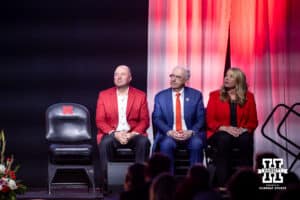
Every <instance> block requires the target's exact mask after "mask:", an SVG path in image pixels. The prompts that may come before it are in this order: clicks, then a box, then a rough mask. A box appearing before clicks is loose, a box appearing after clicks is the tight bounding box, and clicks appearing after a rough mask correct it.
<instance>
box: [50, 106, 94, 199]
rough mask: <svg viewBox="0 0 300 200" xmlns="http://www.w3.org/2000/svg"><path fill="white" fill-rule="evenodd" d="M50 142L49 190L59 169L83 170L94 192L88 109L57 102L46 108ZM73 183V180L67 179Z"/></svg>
mask: <svg viewBox="0 0 300 200" xmlns="http://www.w3.org/2000/svg"><path fill="white" fill-rule="evenodd" d="M46 140H47V141H48V144H49V156H48V157H49V159H48V192H49V194H51V192H52V186H53V184H54V183H53V180H54V177H55V175H56V173H57V172H58V170H65V171H68V170H69V171H70V170H83V171H84V172H85V173H86V175H87V178H88V180H89V181H87V182H88V186H91V187H92V191H93V192H95V179H94V165H93V158H92V152H93V148H92V144H91V140H92V135H91V125H90V114H89V111H88V109H87V108H86V107H85V106H83V105H80V104H75V103H57V104H54V105H51V106H50V107H48V109H47V111H46ZM69 184H73V183H69ZM89 188H90V187H89Z"/></svg>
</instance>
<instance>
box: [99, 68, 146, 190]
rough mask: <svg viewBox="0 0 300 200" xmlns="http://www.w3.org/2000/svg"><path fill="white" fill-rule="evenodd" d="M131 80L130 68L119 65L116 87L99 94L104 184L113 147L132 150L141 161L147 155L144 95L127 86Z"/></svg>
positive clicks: (100, 146) (115, 74) (101, 159)
mask: <svg viewBox="0 0 300 200" xmlns="http://www.w3.org/2000/svg"><path fill="white" fill-rule="evenodd" d="M131 80H132V77H131V71H130V68H129V67H128V66H125V65H120V66H118V67H117V68H116V69H115V72H114V84H115V87H112V88H109V89H107V90H104V91H101V92H100V93H99V97H98V101H97V110H96V125H97V128H98V134H97V143H98V148H99V155H100V167H101V181H102V184H103V186H104V184H106V178H107V161H108V160H110V159H111V158H112V152H113V149H114V148H117V147H120V146H121V147H129V148H132V149H134V150H135V152H136V157H135V161H136V162H144V161H145V160H146V159H147V158H148V156H149V151H150V141H149V139H148V137H147V133H146V130H147V128H148V127H149V111H148V103H147V99H146V94H145V93H144V92H143V91H141V90H138V89H136V88H134V87H131V86H129V84H130V82H131Z"/></svg>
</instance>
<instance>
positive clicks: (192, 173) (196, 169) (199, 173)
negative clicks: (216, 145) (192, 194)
mask: <svg viewBox="0 0 300 200" xmlns="http://www.w3.org/2000/svg"><path fill="white" fill-rule="evenodd" d="M187 179H189V180H191V182H192V183H193V185H194V186H195V188H197V190H208V189H209V188H210V185H209V180H210V179H209V171H208V169H207V168H206V167H205V166H203V165H202V164H195V165H193V166H192V167H191V168H190V169H189V171H188V174H187Z"/></svg>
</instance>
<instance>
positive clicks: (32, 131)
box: [0, 0, 148, 187]
mask: <svg viewBox="0 0 300 200" xmlns="http://www.w3.org/2000/svg"><path fill="white" fill-rule="evenodd" d="M147 17H148V1H147V0H134V1H124V0H123V1H122V0H101V1H99V0H89V1H86V0H73V1H67V0H65V1H63V0H43V1H38V0H27V1H15V2H14V1H7V2H6V3H2V5H1V8H0V18H1V31H0V49H1V54H0V56H1V57H0V66H1V68H0V74H1V78H0V88H1V98H0V129H3V130H4V131H5V133H6V137H7V152H6V153H7V155H10V154H14V157H15V163H16V164H20V165H21V168H20V170H19V172H18V174H17V177H18V178H19V179H22V180H23V181H24V183H25V184H26V185H28V186H29V187H46V184H47V154H48V152H47V150H48V149H47V145H46V140H45V110H46V109H47V107H48V106H50V105H51V104H54V103H57V102H74V103H80V104H83V105H85V106H87V107H88V109H89V110H90V114H91V119H92V122H91V123H92V127H93V128H92V131H93V135H94V141H95V145H96V139H95V138H96V127H95V119H94V118H95V108H96V100H97V97H98V92H99V91H100V90H102V89H106V88H108V87H111V86H113V82H112V79H113V71H114V68H115V66H116V65H119V64H126V65H129V66H130V67H131V68H132V73H133V82H132V84H133V85H134V86H135V87H137V88H139V89H141V90H144V91H146V81H147V80H146V79H147V21H148V18H147ZM95 150H97V149H96V148H95ZM95 159H96V176H97V177H98V175H97V173H98V171H97V167H98V164H99V160H98V153H97V152H95Z"/></svg>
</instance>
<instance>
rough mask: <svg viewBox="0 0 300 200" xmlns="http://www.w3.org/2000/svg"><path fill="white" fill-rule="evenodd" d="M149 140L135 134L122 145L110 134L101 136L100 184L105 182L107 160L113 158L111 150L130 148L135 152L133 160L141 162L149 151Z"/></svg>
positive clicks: (147, 155)
mask: <svg viewBox="0 0 300 200" xmlns="http://www.w3.org/2000/svg"><path fill="white" fill-rule="evenodd" d="M150 145H151V144H150V141H149V139H148V137H145V136H142V135H136V136H134V137H132V138H131V139H130V140H129V141H128V143H127V144H126V145H122V144H121V143H120V142H119V141H118V140H116V139H115V138H114V136H112V135H105V136H103V138H102V140H101V142H100V144H99V145H98V149H99V156H100V168H101V169H100V170H101V171H100V182H101V183H100V184H101V185H102V186H103V185H104V184H106V183H107V162H108V161H111V160H112V158H113V152H114V149H116V148H119V147H121V148H131V149H133V150H134V151H135V152H136V154H135V162H137V163H143V162H144V161H146V159H148V157H149V153H150Z"/></svg>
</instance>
